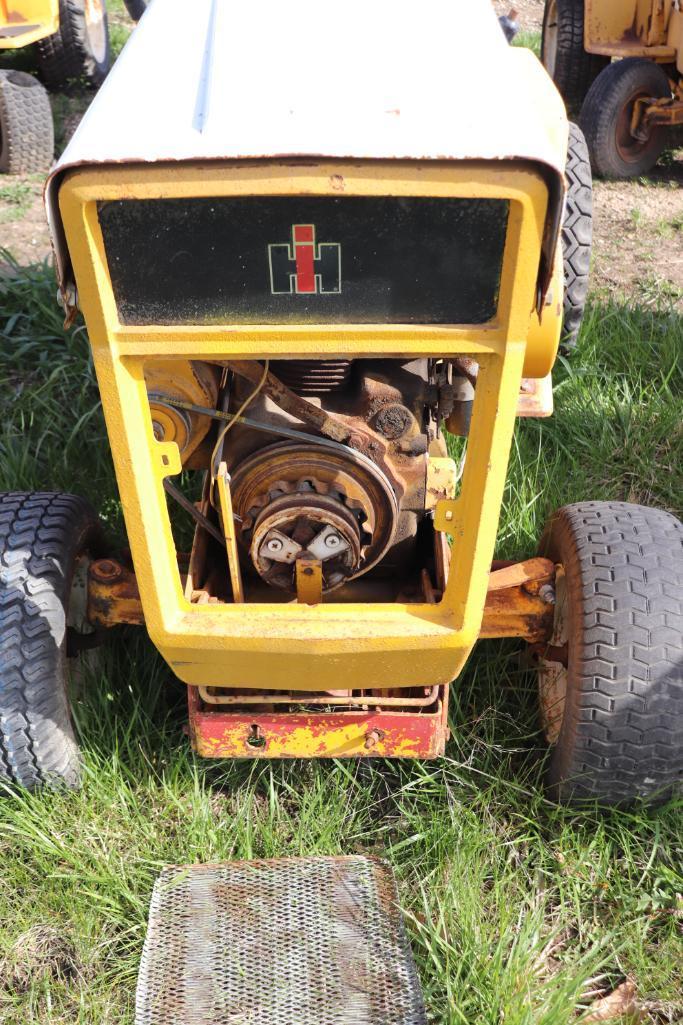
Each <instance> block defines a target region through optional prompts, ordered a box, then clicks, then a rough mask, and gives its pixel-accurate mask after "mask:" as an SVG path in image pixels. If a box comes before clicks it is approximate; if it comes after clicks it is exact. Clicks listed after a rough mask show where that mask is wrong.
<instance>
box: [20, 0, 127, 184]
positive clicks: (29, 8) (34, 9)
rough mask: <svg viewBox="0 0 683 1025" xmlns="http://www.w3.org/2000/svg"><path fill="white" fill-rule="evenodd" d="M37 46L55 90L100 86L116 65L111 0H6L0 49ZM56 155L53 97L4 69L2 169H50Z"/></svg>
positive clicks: (42, 71)
mask: <svg viewBox="0 0 683 1025" xmlns="http://www.w3.org/2000/svg"><path fill="white" fill-rule="evenodd" d="M24 46H33V47H34V48H35V51H36V56H37V63H38V69H39V72H40V77H41V78H42V80H43V82H44V83H45V85H46V86H47V87H48V88H49V89H59V88H63V87H65V86H67V85H69V84H70V83H72V82H85V83H87V84H88V85H91V86H95V87H97V86H99V85H101V83H102V82H103V81H104V79H105V77H106V75H107V73H108V71H109V67H110V64H111V55H110V50H109V30H108V25H107V11H106V3H105V0H0V50H3V49H4V50H15V49H18V48H19V47H24ZM53 156H54V130H53V124H52V112H51V110H50V101H49V98H48V95H47V93H46V91H45V89H44V88H43V86H42V85H41V84H40V82H39V81H38V80H37V79H36V78H35V77H34V76H33V75H30V74H28V73H27V72H25V71H20V70H16V69H9V70H7V69H0V171H1V172H5V173H8V174H32V173H35V172H41V171H42V172H44V171H47V169H48V168H49V166H50V164H51V163H52V159H53Z"/></svg>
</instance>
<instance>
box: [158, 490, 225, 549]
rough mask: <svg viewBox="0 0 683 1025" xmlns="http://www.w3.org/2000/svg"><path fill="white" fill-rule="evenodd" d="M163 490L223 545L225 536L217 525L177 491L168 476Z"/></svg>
mask: <svg viewBox="0 0 683 1025" xmlns="http://www.w3.org/2000/svg"><path fill="white" fill-rule="evenodd" d="M164 491H165V492H166V493H167V494H169V495H170V496H171V498H173V499H175V501H176V502H177V503H178V505H179V506H180V507H181V508H182V509H184V510H185V512H188V513H189V514H190V516H192V517H193V519H195V520H196V521H197V523H198V524H199V526H200V527H203V528H204V530H205V531H206V532H207V534H211V537H213V538H215V540H216V541H218V543H219V544H221V545H225V538H224V537H223V535H222V534H221V532H220V530H219V529H218V527H216V526H214V524H213V523H212V522H211V520H209V519H207V518H206V516H205V515H204V513H203V512H200V511H199V509H198V508H197V506H196V505H194V503H192V502H191V501H190V499H189V498H186V497H185V495H184V494H183V493H182V491H179V490H178V488H177V487H176V486H175V484H171V482H170V480H169V479H168V477H165V478H164Z"/></svg>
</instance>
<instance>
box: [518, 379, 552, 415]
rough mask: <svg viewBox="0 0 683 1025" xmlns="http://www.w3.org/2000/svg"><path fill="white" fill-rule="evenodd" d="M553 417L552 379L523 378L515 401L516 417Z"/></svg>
mask: <svg viewBox="0 0 683 1025" xmlns="http://www.w3.org/2000/svg"><path fill="white" fill-rule="evenodd" d="M552 415H553V382H552V377H551V375H550V374H548V376H547V377H540V378H535V377H523V378H522V387H521V388H520V391H519V398H518V399H517V416H523V417H527V416H535V417H539V418H540V417H548V416H552Z"/></svg>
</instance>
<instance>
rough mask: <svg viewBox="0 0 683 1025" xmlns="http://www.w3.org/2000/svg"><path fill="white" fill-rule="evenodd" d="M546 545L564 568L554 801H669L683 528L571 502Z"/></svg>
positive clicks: (677, 780) (629, 511) (681, 729)
mask: <svg viewBox="0 0 683 1025" xmlns="http://www.w3.org/2000/svg"><path fill="white" fill-rule="evenodd" d="M540 550H541V554H542V555H544V556H546V557H547V558H550V559H552V560H553V561H554V562H555V563H558V564H561V566H562V567H563V570H564V580H565V587H566V591H565V593H566V639H567V649H568V657H567V669H566V676H565V679H566V691H565V697H564V707H563V709H560V711H561V720H560V725H559V734H558V736H557V739H556V743H555V744H554V746H553V748H552V750H551V754H550V763H549V769H548V778H549V784H550V787H551V790H552V793H553V796H554V797H555V798H556V799H559V800H560V801H562V802H572V801H577V800H584V799H593V800H597V801H599V802H600V803H602V804H606V805H621V804H628V803H630V802H632V801H634V800H636V799H638V798H644V799H650V800H663V799H666V798H668V797H669V796H671V795H672V794H673V793H674V792H675V791H676V789H677V787H679V786H680V784H681V780H682V779H683V526H682V525H681V523H680V522H679V521H678V520H676V519H675V518H674V517H673V516H671V515H670V514H669V513H666V512H662V511H660V510H657V509H648V508H645V507H643V506H639V505H629V504H627V503H625V502H586V503H581V504H578V505H568V506H565V507H564V508H562V509H560V510H559V511H558V512H557V513H555V515H554V516H553V517H552V518H551V520H550V522H549V524H548V525H547V527H546V530H545V533H544V536H543V539H542V541H541V546H540ZM556 615H557V611H556Z"/></svg>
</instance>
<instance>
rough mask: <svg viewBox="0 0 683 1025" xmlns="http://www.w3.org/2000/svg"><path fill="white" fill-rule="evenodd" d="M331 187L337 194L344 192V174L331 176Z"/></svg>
mask: <svg viewBox="0 0 683 1025" xmlns="http://www.w3.org/2000/svg"><path fill="white" fill-rule="evenodd" d="M330 185H331V186H332V188H333V189H334V190H335V192H343V191H344V188H345V184H344V176H343V175H342V174H331V175H330Z"/></svg>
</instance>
